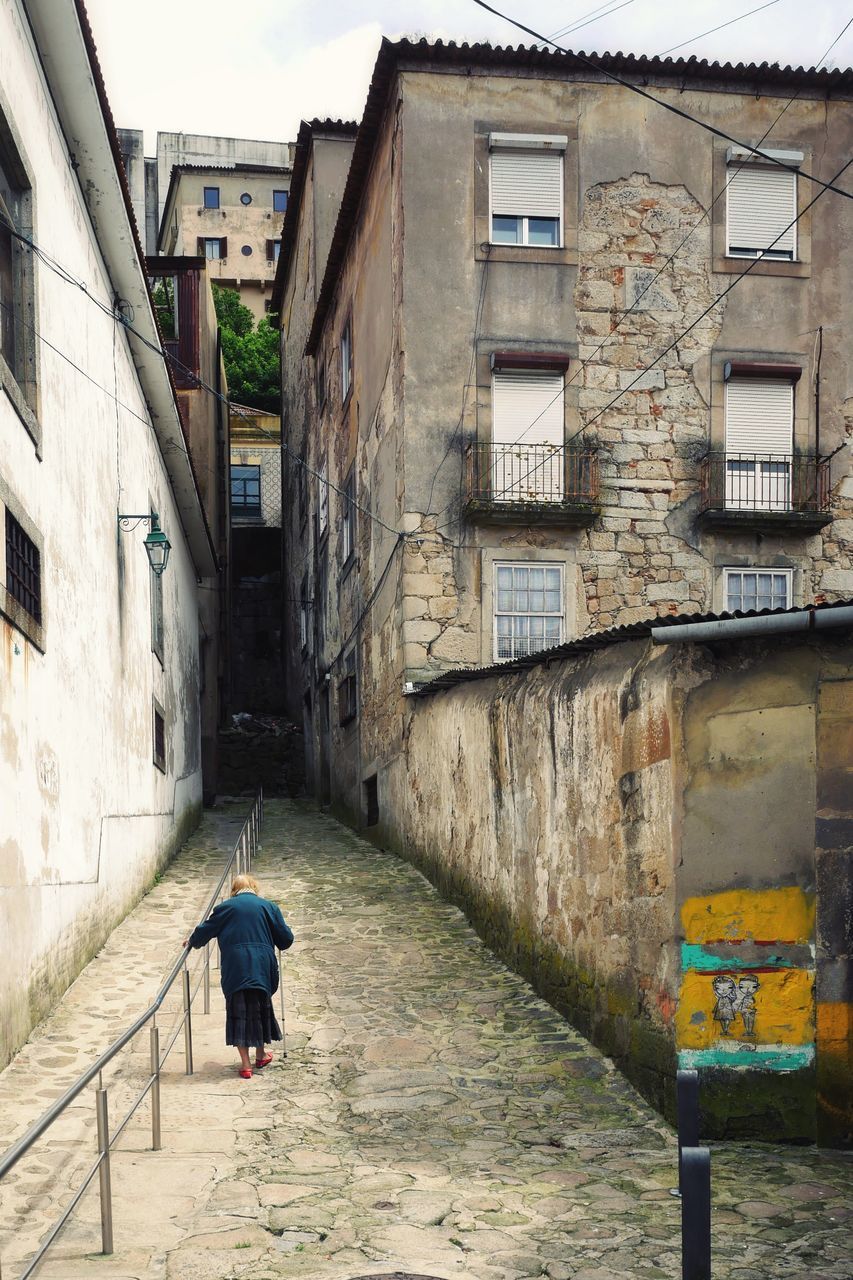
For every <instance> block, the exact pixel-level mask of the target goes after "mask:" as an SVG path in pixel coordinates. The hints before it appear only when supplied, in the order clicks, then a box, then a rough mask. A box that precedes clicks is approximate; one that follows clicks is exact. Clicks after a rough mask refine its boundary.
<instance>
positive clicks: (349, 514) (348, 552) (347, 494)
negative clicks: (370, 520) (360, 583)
mask: <svg viewBox="0 0 853 1280" xmlns="http://www.w3.org/2000/svg"><path fill="white" fill-rule="evenodd" d="M355 514H356V506H355V471H354V470H353V471H350V473H349V476H348V477H347V481H346V484H345V485H344V494H343V511H342V516H343V530H342V534H341V563H342V565H343V567H344V568H346V566H347V565H348V564H349V562H350V560H351V559H352V557H353V556H354V555H355Z"/></svg>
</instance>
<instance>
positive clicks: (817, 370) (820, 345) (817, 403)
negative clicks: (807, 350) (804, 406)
mask: <svg viewBox="0 0 853 1280" xmlns="http://www.w3.org/2000/svg"><path fill="white" fill-rule="evenodd" d="M822 356H823V325H819V326H818V331H817V360H816V361H815V375H814V451H815V457H816V458H817V460H818V462H820V362H821V357H822Z"/></svg>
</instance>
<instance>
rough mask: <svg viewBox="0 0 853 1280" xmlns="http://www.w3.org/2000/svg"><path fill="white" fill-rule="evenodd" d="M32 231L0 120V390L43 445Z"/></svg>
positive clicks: (28, 196)
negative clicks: (28, 244) (26, 244)
mask: <svg viewBox="0 0 853 1280" xmlns="http://www.w3.org/2000/svg"><path fill="white" fill-rule="evenodd" d="M32 229H33V201H32V189H31V187H30V184H29V181H28V179H27V171H26V169H25V167H24V164H23V161H22V160H21V158H20V155H19V154H18V152H17V151H16V150H14V149H13V144H12V140H11V132H10V130H9V128H8V126H4V121H3V118H2V116H0V386H2V387H3V388H4V389H5V390H6V391H7V393H8V395H9V398H10V400H11V401H12V404H13V405H14V407H15V409H16V410H17V413H18V416H19V417H20V418H21V420H22V422H23V424H24V426H25V427H26V428H27V430H28V431H29V433H30V435H31V436H32V438H33V439H34V440H35V441H36V443H39V442H40V440H41V432H40V430H39V426H38V423H37V421H36V419H35V418H34V416H33V411H34V409H35V407H36V340H35V331H34V329H33V327H32V326H33V324H34V321H35V315H34V299H35V280H34V273H33V261H34V258H35V255H34V254H31V253H29V252H28V251H27V252H25V251H24V248H23V245H22V243H21V241H20V240H18V239H17V238H16V235H15V233H16V232H17V233H18V235H25V236H29V235H31V234H32Z"/></svg>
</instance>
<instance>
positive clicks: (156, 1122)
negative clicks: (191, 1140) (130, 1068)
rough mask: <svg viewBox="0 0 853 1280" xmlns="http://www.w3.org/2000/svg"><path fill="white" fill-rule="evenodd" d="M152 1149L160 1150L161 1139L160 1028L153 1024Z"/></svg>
mask: <svg viewBox="0 0 853 1280" xmlns="http://www.w3.org/2000/svg"><path fill="white" fill-rule="evenodd" d="M151 1075H152V1077H153V1083H152V1085H151V1150H152V1151H159V1150H160V1146H161V1140H160V1028H159V1027H158V1026H157V1023H156V1022H155V1023H152V1025H151Z"/></svg>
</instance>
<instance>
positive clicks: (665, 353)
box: [513, 156, 853, 485]
mask: <svg viewBox="0 0 853 1280" xmlns="http://www.w3.org/2000/svg"><path fill="white" fill-rule="evenodd" d="M851 165H853V156H851V157H850V159H849V160H847V161H845V163H844V164H843V165H842V166H841V168H840V169H839V170H838V172H837V173H836V174H835V178H840V177H841V176H842V174H844V173H846V172H847V170H848V169H849V168H850V166H851ZM823 194H824V191H823V190H821V191H818V192H817V193H816V194H815V195H814V196H813V197H812V199H811V200H810V201H809V203H808V204H807V205H805V207H804V208H803V209H802V210H800V212H799V213H798V214H797V216H796V217H795V218H793V219H792V220H791V222H789V224H788V226H787V227H784V228H783V230H782V231H780V232H779V234H778V236H777V237H776V239H775V240H774V241H773V243H772V244H771V245H768V248H772V247H773V244H776V242H777V241H778V240H781V239H782V237H783V236H784V235H787V233H788V232H789V231H790V230H791V228H792V227H794V226H796V224H797V223H798V222H799V220H800V218H801V217H802V216H803V215H804V214H806V213H808V211H809V210H810V209H811V208H812V206H813V205H814V204H816V203H817V201H818V200H819V199H820V197H821V196H822V195H823ZM761 261H762V259H761V258H754V259H753V260H752V262H750V264H749V266H748V267H747V268H746V269H745V270H744V271H741V272H740V273H739V274H738V275H736V276H735V278H734V280H732V281H730V283H729V284H728V285H727V286H726V288H725V289H723V291H722V292H721V293H720V294H718V295H717V297H716V298H715V299H714V301H713V302H712V303H710V304H709V305H708V306H707V307H705V308H704V310H703V311H701V312H700V314H699V315H698V316H696V317H695V319H694V320H692V321H691V322H690V324H689V325H687V326H686V328H684V329H683V330H682V331H681V332H680V333H679V335H678V337H677V338H674V339H673V341H672V342H671V343H670V344H669V346H667V347H666V348H665V349H664V350H663V351H661V352H659V353H658V355H656V356H655V358H654V359H653V360H650V361H649V363H648V364H646V365H644V366H643V368H642V369H639V370H638V371H637V374H636V377H634V378H633V379H632V381H631V382H629V383H628V385H627V386H626V387H622V388H621V389H620V390H619V392H618V393H617V394H616V395H615V396H614V397H613V398H612V400H609V401H608V403H607V404H606V405H604V406H603V407H602V408H601V409H599V410H598V412H597V413H595V414H593V416H592V417H591V418H588V419H587V421H586V422H585V423H584V424H583V425H582V426H581V427H579V428H578V430H577V431H575V432H574V434H573V435H571V436H569V438H568V440H566V441H565V442H564V445H563V447H564V448H568V446H569V445H570V444H571V443H572V441H573V440H576V439H577V438H578V436H580V435H583V433H584V432H585V431H588V430H589V428H590V427H591V426H592V425H593V423H595V422H597V421H598V419H599V418H601V417H602V416H603V415H604V414H605V413H607V412H609V410H610V409H612V408H613V406H614V405H616V404H618V402H619V401H620V400H621V399H622V397H623V396H624V395H626V394H627V393H628V392H629V391H631V390H632V388H633V387H635V386H636V385H637V383H638V382H639V381H640V379H641V378H643V376H644V375H645V374H647V373H648V372H649V371H650V370H651V369H653V368H654V367H655V365H656V364H659V363H660V361H661V360H663V359H664V358H665V357H666V356H668V355H669V353H670V352H671V351H674V350H675V348H676V347H677V346H678V344H679V343H680V342H682V341H683V340H684V338H686V337H687V335H688V334H689V333H691V332H692V330H693V329H695V328H696V326H697V325H698V324H700V323H701V322H702V321H703V320H704V319H705V317H706V316H707V315H710V313H711V312H712V311H713V310H714V308H715V307H718V306H719V305H720V303H721V302H722V301H723V300H724V299H725V298H726V297H727V296H728V295H729V294H730V293H731V291H732V290H733V289H735V288H736V287H737V285H739V284H740V282H741V280H743V279H745V278H746V276H748V275H749V274H750V272H752V271H754V270H755V268H756V267H757V266H758V264H759V263H760V262H761ZM544 461H547V459H544V460H543V462H538V463H536V464H535V466H533V467H531V468H530V470H529V471H527V472H525V473H524V475H523V476H520V477H518V478H517V479H515V480H514V481H513V484H514V485H516V484H521V483H522V482H523V481H524V480H526V479H528V478H529V477H530V476H531V475H533V474H534V473H535V472H536V471H537V470H538V469H539V467H540V466H542V465H543V463H544Z"/></svg>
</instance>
